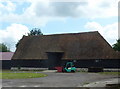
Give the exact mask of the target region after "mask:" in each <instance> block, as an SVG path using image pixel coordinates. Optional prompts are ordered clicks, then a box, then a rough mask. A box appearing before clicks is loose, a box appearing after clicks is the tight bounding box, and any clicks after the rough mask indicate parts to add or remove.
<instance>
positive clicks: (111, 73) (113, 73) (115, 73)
mask: <svg viewBox="0 0 120 89" xmlns="http://www.w3.org/2000/svg"><path fill="white" fill-rule="evenodd" d="M100 74H105V75H120V72H100Z"/></svg>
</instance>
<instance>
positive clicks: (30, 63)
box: [2, 59, 120, 69]
mask: <svg viewBox="0 0 120 89" xmlns="http://www.w3.org/2000/svg"><path fill="white" fill-rule="evenodd" d="M71 61H73V60H71ZM66 62H68V60H62V61H61V66H65V64H66ZM48 64H49V63H48V62H47V60H3V61H2V69H10V68H11V67H35V68H48V67H49V65H48ZM74 65H75V66H76V67H78V68H88V67H103V68H120V60H119V59H107V60H105V59H103V60H92V59H91V60H77V61H76V62H74Z"/></svg>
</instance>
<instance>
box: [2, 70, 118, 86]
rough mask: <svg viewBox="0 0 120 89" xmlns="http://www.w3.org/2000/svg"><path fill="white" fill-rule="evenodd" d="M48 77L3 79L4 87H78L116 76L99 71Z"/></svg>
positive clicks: (49, 75) (49, 74)
mask: <svg viewBox="0 0 120 89" xmlns="http://www.w3.org/2000/svg"><path fill="white" fill-rule="evenodd" d="M40 73H43V72H40ZM45 74H47V75H48V76H47V77H42V78H30V79H3V80H2V86H3V87H78V86H82V85H84V84H88V83H91V82H96V81H101V80H106V79H111V78H116V77H118V76H115V75H101V74H98V73H81V72H77V73H46V72H45Z"/></svg>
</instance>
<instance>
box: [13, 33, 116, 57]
mask: <svg viewBox="0 0 120 89" xmlns="http://www.w3.org/2000/svg"><path fill="white" fill-rule="evenodd" d="M46 52H64V55H63V57H62V59H115V58H118V56H117V54H116V53H115V51H114V50H113V49H112V48H111V46H110V45H109V44H108V43H107V42H106V40H105V39H104V38H103V37H102V36H101V35H100V34H99V32H97V31H95V32H84V33H71V34H54V35H42V36H24V37H23V38H22V40H21V41H20V44H19V45H18V48H17V50H16V52H15V54H14V55H13V58H12V59H47V54H46Z"/></svg>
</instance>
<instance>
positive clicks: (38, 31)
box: [28, 28, 43, 36]
mask: <svg viewBox="0 0 120 89" xmlns="http://www.w3.org/2000/svg"><path fill="white" fill-rule="evenodd" d="M31 35H32V36H37V35H43V33H42V32H41V30H40V29H39V28H33V29H32V30H31V31H30V33H28V36H31Z"/></svg>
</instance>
